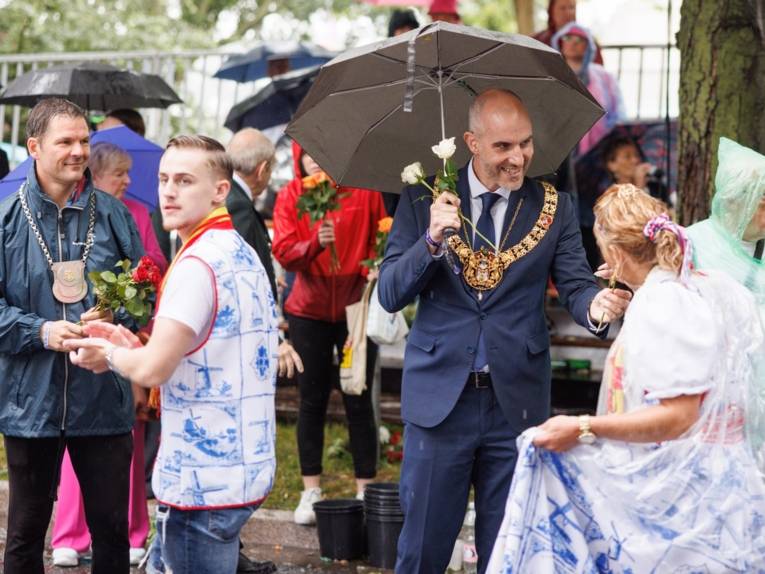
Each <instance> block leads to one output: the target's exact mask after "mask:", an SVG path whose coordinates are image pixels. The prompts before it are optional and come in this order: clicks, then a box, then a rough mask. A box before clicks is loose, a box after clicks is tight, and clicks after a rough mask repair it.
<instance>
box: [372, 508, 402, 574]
mask: <svg viewBox="0 0 765 574" xmlns="http://www.w3.org/2000/svg"><path fill="white" fill-rule="evenodd" d="M403 526H404V515H403V514H400V513H399V515H391V516H386V515H380V514H376V513H369V512H368V513H367V553H368V556H367V561H368V562H369V563H370V564H371V565H372V566H374V567H375V568H389V569H392V568H394V567H395V566H396V546H397V545H398V537H399V535H400V534H401V528H402V527H403Z"/></svg>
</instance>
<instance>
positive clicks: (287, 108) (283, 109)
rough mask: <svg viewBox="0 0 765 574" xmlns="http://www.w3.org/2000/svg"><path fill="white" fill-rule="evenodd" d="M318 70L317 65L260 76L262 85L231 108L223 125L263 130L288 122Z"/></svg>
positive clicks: (235, 129)
mask: <svg viewBox="0 0 765 574" xmlns="http://www.w3.org/2000/svg"><path fill="white" fill-rule="evenodd" d="M318 73H319V68H318V66H317V67H314V68H307V69H304V70H295V71H294V72H287V73H286V74H282V75H281V76H274V77H273V78H269V79H267V80H261V82H262V84H261V86H260V87H259V88H258V89H257V91H256V92H255V93H254V94H253V95H251V96H250V97H249V98H247V99H246V100H243V101H241V102H239V103H238V104H236V105H235V106H234V107H233V108H231V111H230V112H229V113H228V115H227V116H226V121H225V123H224V124H223V125H225V126H226V127H227V128H228V129H230V130H231V131H233V132H236V131H239V130H240V129H242V128H248V127H249V128H256V129H259V130H264V129H267V128H271V127H274V126H279V125H282V124H286V123H287V122H289V121H290V120H291V119H292V116H293V115H294V114H295V112H296V111H297V109H298V106H300V102H302V101H303V98H304V97H305V95H306V94H307V93H308V90H309V89H310V88H311V84H313V79H314V78H315V77H316V75H317V74H318Z"/></svg>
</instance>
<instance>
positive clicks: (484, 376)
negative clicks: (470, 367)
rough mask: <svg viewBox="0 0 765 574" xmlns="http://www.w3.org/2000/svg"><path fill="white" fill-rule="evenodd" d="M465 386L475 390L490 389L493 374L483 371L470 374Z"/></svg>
mask: <svg viewBox="0 0 765 574" xmlns="http://www.w3.org/2000/svg"><path fill="white" fill-rule="evenodd" d="M465 386H466V387H469V388H473V389H490V388H491V373H485V372H483V371H480V372H475V371H474V372H472V373H469V374H468V378H467V382H466V383H465Z"/></svg>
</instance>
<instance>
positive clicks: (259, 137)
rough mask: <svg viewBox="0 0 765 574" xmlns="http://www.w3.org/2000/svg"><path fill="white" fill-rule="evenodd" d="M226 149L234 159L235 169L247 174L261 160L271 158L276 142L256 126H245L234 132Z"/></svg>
mask: <svg viewBox="0 0 765 574" xmlns="http://www.w3.org/2000/svg"><path fill="white" fill-rule="evenodd" d="M226 151H228V154H229V155H230V156H231V159H232V160H233V161H234V169H235V170H236V171H238V172H240V173H242V174H245V175H247V174H250V173H252V172H253V171H255V170H256V169H257V167H258V164H260V163H261V162H263V161H267V160H268V161H270V160H271V158H272V157H273V156H274V144H272V143H271V140H269V139H268V138H267V137H266V136H264V135H263V134H262V133H261V132H259V131H258V130H256V129H255V128H244V129H242V130H239V131H238V132H236V133H235V134H234V137H232V138H231V141H230V142H229V144H228V149H227V150H226Z"/></svg>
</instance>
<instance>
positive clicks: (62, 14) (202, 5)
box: [0, 0, 385, 54]
mask: <svg viewBox="0 0 765 574" xmlns="http://www.w3.org/2000/svg"><path fill="white" fill-rule="evenodd" d="M179 8H180V9H179ZM320 9H324V10H327V11H330V12H334V13H339V14H345V15H347V16H349V17H353V16H356V15H361V14H366V15H372V16H375V15H378V16H379V15H380V14H382V13H385V11H384V10H380V9H379V8H374V7H371V6H369V5H367V4H362V3H359V2H356V1H355V0H278V1H276V0H272V1H267V0H261V1H256V0H181V1H180V2H179V3H175V2H170V1H169V0H66V1H64V0H0V53H5V54H17V53H30V52H32V53H33V52H74V51H99V50H147V49H148V50H167V49H180V48H208V47H213V46H215V45H219V44H224V43H227V42H231V41H234V40H238V39H240V38H242V37H243V36H245V35H246V34H248V32H249V35H252V32H251V31H252V30H258V29H259V28H260V26H261V24H262V22H263V19H264V18H265V17H266V16H267V15H268V14H270V13H276V12H278V13H281V14H285V15H290V16H292V17H293V18H295V19H297V20H303V21H306V20H308V18H309V16H310V15H311V14H312V13H313V12H315V11H316V10H320ZM224 14H225V15H226V16H227V17H228V18H233V19H234V20H235V21H236V23H237V25H236V27H235V29H234V31H233V32H232V33H231V35H229V36H228V37H225V38H216V37H215V30H216V26H217V24H218V22H219V20H220V19H221V17H222V16H223V15H224Z"/></svg>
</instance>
